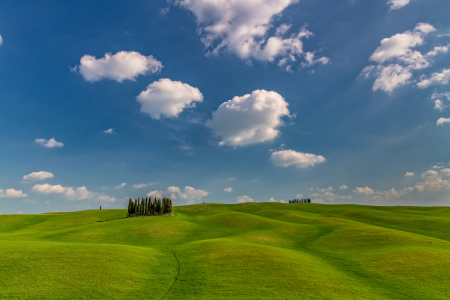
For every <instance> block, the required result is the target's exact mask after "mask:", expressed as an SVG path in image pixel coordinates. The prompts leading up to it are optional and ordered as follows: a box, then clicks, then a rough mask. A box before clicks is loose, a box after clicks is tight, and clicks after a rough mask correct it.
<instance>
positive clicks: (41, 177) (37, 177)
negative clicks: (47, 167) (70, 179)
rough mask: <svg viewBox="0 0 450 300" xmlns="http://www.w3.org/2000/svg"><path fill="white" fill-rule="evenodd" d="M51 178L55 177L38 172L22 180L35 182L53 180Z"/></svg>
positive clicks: (44, 172) (47, 173)
mask: <svg viewBox="0 0 450 300" xmlns="http://www.w3.org/2000/svg"><path fill="white" fill-rule="evenodd" d="M53 177H55V176H54V175H53V174H52V173H50V172H46V171H39V172H33V173H30V174H28V175H24V176H23V178H22V179H23V180H30V181H35V180H45V179H48V178H53Z"/></svg>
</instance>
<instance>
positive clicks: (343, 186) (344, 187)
mask: <svg viewBox="0 0 450 300" xmlns="http://www.w3.org/2000/svg"><path fill="white" fill-rule="evenodd" d="M339 189H340V190H346V189H348V186H346V185H345V184H343V185H341V186H340V187H339Z"/></svg>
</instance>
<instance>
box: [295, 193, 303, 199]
mask: <svg viewBox="0 0 450 300" xmlns="http://www.w3.org/2000/svg"><path fill="white" fill-rule="evenodd" d="M301 198H303V194H297V195H295V199H301Z"/></svg>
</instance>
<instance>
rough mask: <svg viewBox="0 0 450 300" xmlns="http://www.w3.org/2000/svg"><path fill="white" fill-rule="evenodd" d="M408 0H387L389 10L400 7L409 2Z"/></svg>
mask: <svg viewBox="0 0 450 300" xmlns="http://www.w3.org/2000/svg"><path fill="white" fill-rule="evenodd" d="M409 1H410V0H388V1H387V4H388V5H389V6H390V8H391V10H393V9H398V8H401V7H403V6H405V5H407V4H408V3H409Z"/></svg>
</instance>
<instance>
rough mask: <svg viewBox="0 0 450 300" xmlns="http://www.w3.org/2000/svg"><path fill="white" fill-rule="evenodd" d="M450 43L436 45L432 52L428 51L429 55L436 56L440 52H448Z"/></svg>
mask: <svg viewBox="0 0 450 300" xmlns="http://www.w3.org/2000/svg"><path fill="white" fill-rule="evenodd" d="M449 46H450V45H447V46H435V47H434V49H433V50H431V51H430V52H428V53H427V55H428V56H436V55H438V54H440V53H447V51H448V47H449Z"/></svg>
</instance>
